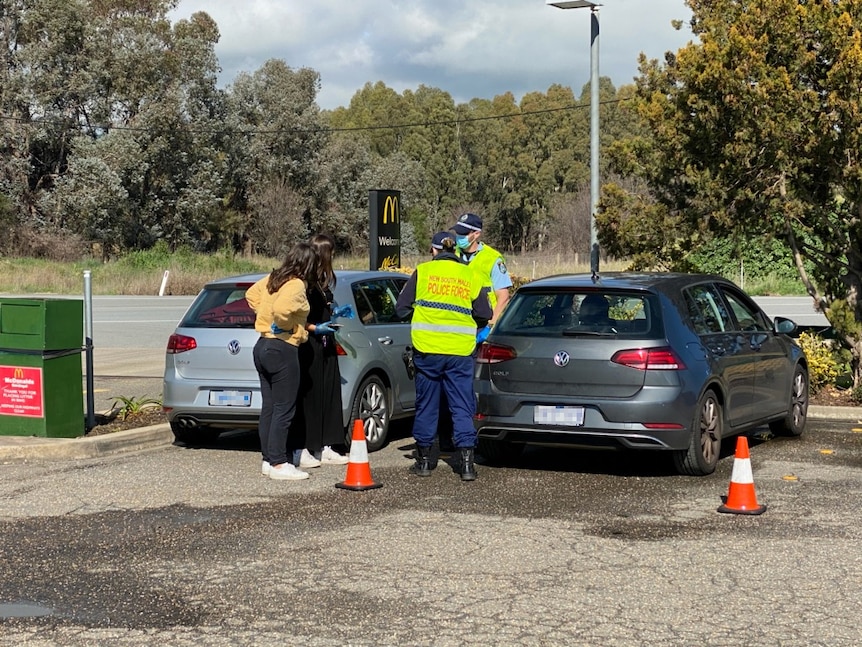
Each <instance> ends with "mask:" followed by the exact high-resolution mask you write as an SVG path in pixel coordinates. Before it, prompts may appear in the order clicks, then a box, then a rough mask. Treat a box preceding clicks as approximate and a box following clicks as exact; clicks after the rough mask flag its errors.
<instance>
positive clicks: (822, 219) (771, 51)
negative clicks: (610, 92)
mask: <svg viewBox="0 0 862 647" xmlns="http://www.w3.org/2000/svg"><path fill="white" fill-rule="evenodd" d="M687 4H688V5H689V7H690V8H691V10H692V21H691V27H692V31H693V33H694V35H695V36H696V38H697V39H698V42H692V43H690V44H689V45H687V46H686V47H683V48H682V49H680V50H679V51H678V52H676V53H675V54H674V53H668V54H666V55H665V61H664V63H663V64H660V63H659V62H658V61H654V60H653V61H648V60H646V59H645V58H643V57H642V58H641V63H640V74H641V75H640V77H639V78H638V79H637V93H636V97H635V102H636V104H637V109H638V111H639V114H640V116H641V118H642V119H643V123H644V126H645V129H646V134H644V135H642V136H640V137H636V138H632V139H630V140H628V141H626V142H625V143H621V144H620V145H618V146H617V147H616V149H615V160H616V164H617V166H618V168H619V169H620V170H622V171H623V172H625V173H631V174H636V175H638V176H639V177H641V178H643V179H644V180H645V181H646V183H647V184H648V186H649V189H650V196H649V198H648V199H647V198H645V197H644V196H643V195H634V194H632V193H631V192H627V191H625V190H622V189H621V188H620V187H618V186H617V187H608V191H607V192H606V193H605V194H604V196H603V203H604V207H603V208H604V214H602V216H601V217H600V225H601V236H602V243H603V245H606V246H608V247H609V248H612V249H614V250H616V251H617V252H618V253H620V254H623V255H635V256H636V257H637V259H638V262H639V263H640V264H641V265H644V266H645V265H649V264H650V263H651V262H652V263H657V262H658V260H659V258H660V257H663V258H664V259H665V260H666V262H668V263H669V265H670V266H673V267H685V265H686V262H687V260H688V252H689V250H691V249H692V248H694V247H697V246H700V245H702V243H703V242H704V241H707V240H710V239H711V238H714V237H732V236H744V237H759V238H763V237H775V238H777V239H780V240H781V241H783V242H784V244H785V245H786V246H787V247H788V248H789V250H791V252H792V256H793V259H794V262H795V265H796V267H797V270H798V271H799V274H800V276H801V279H802V282H803V283H804V285H805V287H806V289H807V291H808V293H809V294H810V295H811V296H812V297H813V299H814V302H815V304H816V305H817V307H818V308H819V309H821V310H822V311H823V312H824V313H825V314H826V317H827V318H828V319H829V321H830V322H831V323H832V325H833V327H834V328H835V330H836V332H837V334H838V338H839V339H840V341H841V343H842V344H843V345H845V346H846V347H847V348H848V349H849V350H850V351H851V353H852V356H853V372H854V383H855V384H856V385H857V386H858V385H860V384H862V323H860V322H862V298H860V296H862V294H860V293H862V163H860V161H862V160H860V155H862V96H860V94H859V88H860V87H862V2H860V0H815V1H813V2H800V1H799V0H771V1H770V2H761V1H759V0H757V1H755V0H688V2H687ZM806 263H810V265H811V267H812V268H813V269H812V270H811V271H810V272H809V271H807V270H806Z"/></svg>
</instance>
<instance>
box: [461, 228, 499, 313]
mask: <svg viewBox="0 0 862 647" xmlns="http://www.w3.org/2000/svg"><path fill="white" fill-rule="evenodd" d="M501 258H503V255H502V254H500V252H498V251H497V250H496V249H494V248H493V247H491V246H490V245H486V244H485V243H482V249H480V250H479V251H478V252H476V253H475V254H474V255H473V258H471V259H470V263H469V267H471V268H473V271H474V272H476V274H478V275H479V276H481V277H482V285H483V286H485V287H487V288H488V301H489V302H490V303H491V310H493V309H494V308H496V307H497V294H496V293H495V292H494V284H493V283H492V282H491V270H492V269H494V263H496V262H497V261H498V260H499V259H501Z"/></svg>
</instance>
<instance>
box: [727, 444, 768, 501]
mask: <svg viewBox="0 0 862 647" xmlns="http://www.w3.org/2000/svg"><path fill="white" fill-rule="evenodd" d="M718 511H719V512H729V513H732V514H762V513H764V512H766V506H765V505H757V495H755V493H754V477H753V476H752V474H751V457H750V455H749V454H748V438H746V437H745V436H740V437H739V438H737V439H736V455H735V457H734V459H733V471H732V472H731V473H730V489H729V490H728V491H727V497H726V498H725V499H724V504H723V505H721V506H719V508H718Z"/></svg>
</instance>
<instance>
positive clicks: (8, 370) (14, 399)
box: [0, 366, 45, 418]
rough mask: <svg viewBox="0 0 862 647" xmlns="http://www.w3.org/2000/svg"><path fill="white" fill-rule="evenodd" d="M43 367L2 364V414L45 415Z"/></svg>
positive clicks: (0, 390)
mask: <svg viewBox="0 0 862 647" xmlns="http://www.w3.org/2000/svg"><path fill="white" fill-rule="evenodd" d="M43 393H44V392H43V389H42V369H41V368H33V367H26V366H0V415H3V416H26V417H30V418H44V417H45V398H44V397H43Z"/></svg>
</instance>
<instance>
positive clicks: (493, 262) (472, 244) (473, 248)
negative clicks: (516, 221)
mask: <svg viewBox="0 0 862 647" xmlns="http://www.w3.org/2000/svg"><path fill="white" fill-rule="evenodd" d="M452 231H453V232H454V233H455V242H456V244H457V246H458V249H459V253H460V255H461V258H462V259H463V261H464V262H465V263H467V264H468V265H470V267H472V268H473V269H474V270H476V272H477V273H478V274H480V275H482V277H483V279H484V281H485V285H486V286H487V287H488V288H489V292H488V298H489V300H490V301H491V308H492V309H493V311H494V314H493V316H492V317H491V321H490V322H489V323H491V324H493V323H494V322H496V321H497V317H499V316H500V313H501V312H503V308H505V307H506V304H507V303H508V302H509V288H511V287H512V279H511V277H510V276H509V272H508V270H507V269H506V261H505V260H503V255H502V254H500V252H498V251H497V250H496V249H494V248H493V247H491V246H490V245H486V244H485V243H483V242H481V241H480V240H479V239H480V238H481V236H482V219H481V218H480V217H479V216H477V215H476V214H475V213H465V214H463V215H462V216H460V217H459V218H458V222H456V223H455V224H454V225H453V226H452Z"/></svg>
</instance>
